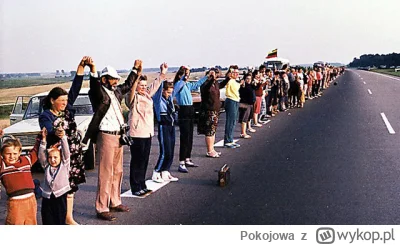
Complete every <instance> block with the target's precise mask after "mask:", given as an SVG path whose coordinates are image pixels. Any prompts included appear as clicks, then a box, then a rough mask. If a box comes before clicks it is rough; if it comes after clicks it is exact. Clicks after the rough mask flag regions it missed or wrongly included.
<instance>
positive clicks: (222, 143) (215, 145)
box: [214, 139, 239, 147]
mask: <svg viewBox="0 0 400 245" xmlns="http://www.w3.org/2000/svg"><path fill="white" fill-rule="evenodd" d="M238 141H239V140H235V139H234V140H233V143H236V142H238ZM214 147H224V140H220V141H218V142H217V143H215V144H214Z"/></svg>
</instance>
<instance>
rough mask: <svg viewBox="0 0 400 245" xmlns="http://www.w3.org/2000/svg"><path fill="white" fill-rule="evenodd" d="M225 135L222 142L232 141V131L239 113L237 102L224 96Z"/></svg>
mask: <svg viewBox="0 0 400 245" xmlns="http://www.w3.org/2000/svg"><path fill="white" fill-rule="evenodd" d="M225 114H226V122H225V136H224V144H227V143H233V131H234V130H235V126H236V121H237V119H238V114H239V102H237V101H234V100H231V99H228V98H226V100H225Z"/></svg>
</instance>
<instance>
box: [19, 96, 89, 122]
mask: <svg viewBox="0 0 400 245" xmlns="http://www.w3.org/2000/svg"><path fill="white" fill-rule="evenodd" d="M45 97H46V96H40V97H32V99H31V100H30V101H29V104H28V107H27V108H26V112H25V115H24V118H23V120H26V119H31V118H38V117H39V115H40V114H41V113H42V111H43V100H44V98H45ZM73 107H74V109H75V111H76V112H75V116H80V115H92V114H93V109H92V105H91V103H90V100H89V96H88V95H87V94H83V95H79V96H78V98H77V99H76V101H75V103H74V106H73Z"/></svg>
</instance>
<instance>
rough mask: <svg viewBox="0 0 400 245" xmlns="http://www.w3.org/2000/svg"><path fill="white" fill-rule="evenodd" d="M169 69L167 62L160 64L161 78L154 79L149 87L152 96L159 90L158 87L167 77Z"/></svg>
mask: <svg viewBox="0 0 400 245" xmlns="http://www.w3.org/2000/svg"><path fill="white" fill-rule="evenodd" d="M167 71H168V65H167V63H162V64H161V65H160V76H159V78H158V79H157V80H156V81H154V82H153V83H152V84H150V86H149V88H148V92H149V95H150V97H153V95H154V94H155V93H156V92H157V90H158V88H159V87H160V86H161V84H162V82H163V81H164V79H165V74H167Z"/></svg>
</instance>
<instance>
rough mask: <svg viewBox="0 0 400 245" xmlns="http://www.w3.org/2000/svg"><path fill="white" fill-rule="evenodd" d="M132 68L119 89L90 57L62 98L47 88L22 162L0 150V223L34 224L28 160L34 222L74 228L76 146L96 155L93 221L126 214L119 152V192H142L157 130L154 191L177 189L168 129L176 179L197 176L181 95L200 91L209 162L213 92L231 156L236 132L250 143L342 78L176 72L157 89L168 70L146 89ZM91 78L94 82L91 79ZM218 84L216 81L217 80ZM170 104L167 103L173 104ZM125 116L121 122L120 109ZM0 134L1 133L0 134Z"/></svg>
mask: <svg viewBox="0 0 400 245" xmlns="http://www.w3.org/2000/svg"><path fill="white" fill-rule="evenodd" d="M86 66H88V67H89V69H90V90H89V98H90V101H91V104H92V108H93V111H94V115H93V117H92V120H91V122H90V124H89V127H88V130H87V132H86V134H85V136H84V138H83V139H81V138H80V136H79V134H78V132H77V125H76V122H75V110H74V108H73V106H72V105H73V104H74V102H75V100H76V98H77V97H78V95H79V91H80V89H81V87H82V83H83V76H84V68H85V67H86ZM142 69H143V68H142V61H141V60H135V62H134V66H133V67H132V69H131V71H130V73H129V75H128V77H127V78H126V80H125V82H124V83H119V81H120V79H121V77H120V76H119V75H118V73H117V71H116V70H115V69H114V68H113V67H111V66H107V67H105V68H104V69H103V70H102V71H101V73H97V69H96V66H95V63H94V61H93V59H92V58H91V57H88V56H85V57H83V58H82V60H81V61H80V63H79V65H78V68H77V73H76V76H75V78H74V80H73V82H72V85H71V88H70V90H69V91H68V92H67V91H65V90H64V89H62V88H60V87H56V88H53V89H52V90H51V91H50V92H49V94H48V96H47V97H46V99H45V101H44V103H43V112H42V114H41V115H40V117H39V124H40V127H41V128H42V131H41V133H40V135H38V137H37V139H36V144H35V146H34V148H33V149H32V150H31V151H30V153H29V154H28V155H26V156H21V149H22V145H21V143H20V141H19V140H18V139H16V138H11V139H6V140H4V142H3V144H2V146H1V165H0V180H1V183H2V184H3V186H4V188H5V190H6V193H7V196H8V200H7V217H6V224H18V225H22V224H27V225H34V224H37V220H36V213H37V203H36V198H35V194H34V189H35V186H34V184H33V179H32V175H31V171H30V169H31V166H32V165H33V164H34V163H35V162H36V161H38V162H39V163H40V164H41V166H42V167H43V169H44V181H43V183H44V184H43V186H42V210H41V215H42V223H43V224H45V225H56V224H59V225H63V224H71V225H74V224H77V223H76V222H75V220H74V218H73V202H74V194H75V193H76V192H77V191H78V190H79V185H80V184H82V183H85V182H86V179H85V178H86V177H85V168H84V160H83V152H82V148H83V146H86V145H87V144H89V142H94V143H95V144H96V149H97V153H98V154H97V157H98V161H99V165H98V184H97V193H96V201H95V210H96V214H97V217H98V218H99V219H102V220H108V221H112V220H115V219H116V217H115V216H114V215H113V214H112V213H113V212H129V211H130V209H129V208H128V207H127V206H125V205H123V204H122V200H121V185H122V177H123V146H124V145H127V146H129V150H130V153H131V159H130V167H129V184H130V187H131V191H132V195H135V196H146V195H148V194H149V193H151V192H152V190H150V189H148V187H147V186H146V182H145V180H146V179H145V178H146V172H147V169H148V164H149V156H150V152H151V140H152V137H153V136H154V134H155V129H154V127H155V123H154V122H155V121H156V122H157V123H156V125H157V129H158V135H157V138H158V141H159V147H160V149H159V157H158V160H157V163H156V165H155V168H154V170H153V173H152V180H153V181H155V182H157V183H162V182H165V181H178V178H177V177H175V176H172V174H171V173H170V168H171V166H172V164H173V162H174V149H175V136H176V133H175V126H178V127H179V132H180V137H179V140H180V147H179V165H178V171H179V172H181V173H188V172H189V170H188V168H193V167H198V165H197V164H195V163H194V161H193V160H192V157H191V153H192V148H193V134H194V120H195V111H194V107H193V98H192V94H191V92H192V91H193V90H197V89H200V95H201V106H200V112H199V118H198V123H197V133H198V134H201V135H204V136H205V143H206V154H205V156H206V157H210V158H219V157H221V152H218V151H216V150H215V148H214V144H215V134H216V131H217V128H218V122H219V119H220V109H221V101H220V89H221V88H223V87H225V88H226V100H225V103H224V109H225V112H226V113H225V115H226V122H225V131H224V146H225V147H226V148H232V149H234V148H238V147H240V145H239V144H237V143H236V142H235V141H234V129H235V126H236V123H237V122H239V124H240V126H241V133H240V135H239V136H240V138H243V139H251V134H250V133H255V132H256V128H259V127H262V126H263V124H265V123H266V122H267V121H266V120H267V119H269V118H272V117H274V116H276V114H278V113H279V112H280V111H286V110H288V109H289V108H295V107H298V108H302V107H304V104H305V102H306V100H311V99H314V98H317V97H319V96H321V94H322V91H323V90H324V89H327V88H328V87H329V86H330V85H331V83H332V81H333V80H334V79H335V78H336V76H338V75H340V74H342V73H343V72H344V69H342V68H336V67H329V66H325V67H315V68H313V69H308V70H306V71H304V70H303V69H302V68H297V69H296V68H289V67H283V68H282V69H281V70H277V69H269V68H267V67H265V66H264V65H261V66H260V67H259V68H257V69H251V68H249V69H247V70H245V71H243V73H242V74H240V72H239V67H238V66H236V65H232V66H230V67H229V68H228V71H227V72H226V73H225V74H224V75H223V74H222V71H220V70H218V69H216V68H211V69H209V70H208V71H207V72H206V74H205V75H204V76H203V77H202V78H201V79H199V80H198V81H196V82H189V77H190V68H188V67H185V66H181V67H180V68H179V70H178V71H177V72H176V75H175V77H174V79H173V81H168V80H166V74H167V71H168V65H167V64H166V63H163V64H161V65H160V73H159V77H158V78H157V79H156V80H155V81H154V82H152V83H150V84H148V81H147V76H146V75H144V74H142ZM99 74H100V75H99ZM223 76H225V79H224V81H222V82H218V80H217V78H219V77H223ZM174 99H175V100H174ZM123 100H124V101H125V104H126V105H127V106H128V108H129V113H128V121H127V122H125V119H124V116H123V110H122V107H121V103H122V101H123ZM0 134H1V135H2V134H3V131H2V130H1V129H0Z"/></svg>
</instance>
